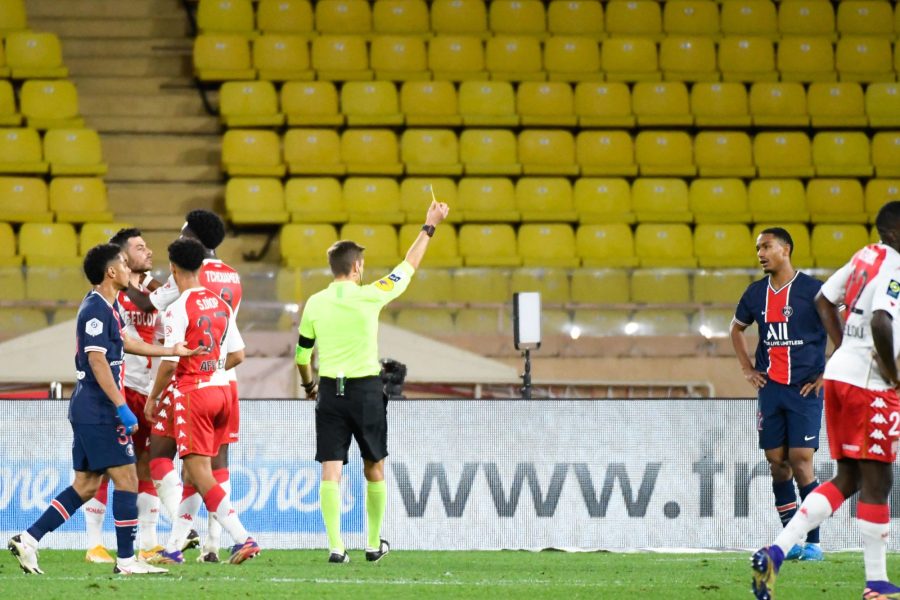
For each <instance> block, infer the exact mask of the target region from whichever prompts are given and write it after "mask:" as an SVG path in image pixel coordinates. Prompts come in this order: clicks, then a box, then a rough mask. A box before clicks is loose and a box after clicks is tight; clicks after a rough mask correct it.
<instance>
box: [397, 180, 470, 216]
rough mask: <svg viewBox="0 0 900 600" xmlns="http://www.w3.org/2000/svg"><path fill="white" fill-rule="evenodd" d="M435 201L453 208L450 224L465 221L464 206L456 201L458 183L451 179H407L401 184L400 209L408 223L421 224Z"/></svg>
mask: <svg viewBox="0 0 900 600" xmlns="http://www.w3.org/2000/svg"><path fill="white" fill-rule="evenodd" d="M432 191H433V192H434V197H433V198H434V199H437V200H438V201H440V202H446V203H447V204H448V205H450V206H452V207H453V210H451V211H450V215H449V216H448V217H447V222H448V223H458V222H460V221H462V220H463V216H464V213H463V210H462V205H461V204H459V203H458V202H457V200H456V197H457V196H456V182H454V181H453V180H452V179H450V178H449V177H446V178H445V177H421V178H420V177H405V178H404V179H403V181H402V182H401V183H400V209H401V210H402V211H404V212H405V213H406V222H407V223H419V222H421V221H422V215H423V214H425V211H426V210H427V209H428V207H429V206H431V201H432V195H431V193H432Z"/></svg>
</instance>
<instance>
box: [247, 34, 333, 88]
mask: <svg viewBox="0 0 900 600" xmlns="http://www.w3.org/2000/svg"><path fill="white" fill-rule="evenodd" d="M253 67H254V68H255V69H256V70H257V72H258V74H259V78H260V79H267V80H270V81H308V80H310V79H313V75H314V74H313V71H312V69H311V68H310V62H309V46H308V42H307V40H306V38H304V37H303V36H300V35H288V34H277V33H270V34H266V35H263V36H260V37H258V38H256V39H255V40H253ZM320 78H323V79H324V77H321V74H320Z"/></svg>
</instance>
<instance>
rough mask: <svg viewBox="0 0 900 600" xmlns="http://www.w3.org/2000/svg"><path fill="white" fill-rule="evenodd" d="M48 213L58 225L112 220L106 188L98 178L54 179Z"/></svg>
mask: <svg viewBox="0 0 900 600" xmlns="http://www.w3.org/2000/svg"><path fill="white" fill-rule="evenodd" d="M50 210H52V211H53V212H55V213H56V220H57V221H58V222H60V223H87V222H89V221H93V222H103V221H112V220H113V213H112V211H110V210H109V202H108V201H107V197H106V185H105V184H104V183H103V180H102V179H100V178H99V177H54V178H53V179H52V180H51V181H50Z"/></svg>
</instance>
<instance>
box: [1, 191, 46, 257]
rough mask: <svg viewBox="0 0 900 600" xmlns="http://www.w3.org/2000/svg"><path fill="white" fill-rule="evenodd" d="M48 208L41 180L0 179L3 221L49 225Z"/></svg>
mask: <svg viewBox="0 0 900 600" xmlns="http://www.w3.org/2000/svg"><path fill="white" fill-rule="evenodd" d="M48 206H49V200H48V195H47V184H46V183H44V180H43V179H38V178H36V177H0V215H3V221H8V222H10V223H29V222H31V223H50V222H52V221H53V213H52V212H51V211H50V210H48ZM13 246H15V242H14V243H13ZM4 266H6V265H4Z"/></svg>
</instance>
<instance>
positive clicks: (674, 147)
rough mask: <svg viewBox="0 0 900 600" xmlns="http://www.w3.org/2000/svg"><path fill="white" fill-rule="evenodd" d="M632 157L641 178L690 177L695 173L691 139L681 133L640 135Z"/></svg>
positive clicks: (652, 132)
mask: <svg viewBox="0 0 900 600" xmlns="http://www.w3.org/2000/svg"><path fill="white" fill-rule="evenodd" d="M634 154H635V157H636V159H637V163H638V169H639V170H640V174H641V175H642V176H651V177H652V176H657V175H670V176H680V177H690V176H693V175H694V174H695V173H696V172H697V168H696V167H695V166H694V152H693V144H692V143H691V137H690V136H689V135H688V134H687V133H685V132H684V131H671V132H668V131H641V132H640V133H639V134H638V135H637V138H635V142H634Z"/></svg>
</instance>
